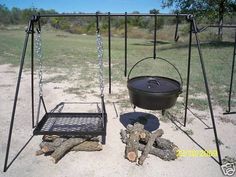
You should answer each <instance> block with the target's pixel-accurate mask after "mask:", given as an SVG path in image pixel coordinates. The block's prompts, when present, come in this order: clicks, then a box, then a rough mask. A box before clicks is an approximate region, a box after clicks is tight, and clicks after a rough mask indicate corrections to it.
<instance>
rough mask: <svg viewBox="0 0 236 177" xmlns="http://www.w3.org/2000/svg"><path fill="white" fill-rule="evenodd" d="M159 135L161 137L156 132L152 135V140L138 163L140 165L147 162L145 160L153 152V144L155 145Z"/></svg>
mask: <svg viewBox="0 0 236 177" xmlns="http://www.w3.org/2000/svg"><path fill="white" fill-rule="evenodd" d="M159 135H160V133H159V131H156V132H155V133H153V134H151V136H150V138H149V140H148V142H147V144H146V146H145V148H144V150H143V153H142V155H141V156H140V158H139V161H138V164H139V165H143V162H144V161H145V159H146V158H147V156H148V154H149V153H150V151H151V148H152V146H153V143H154V141H155V139H156V138H157V136H159Z"/></svg>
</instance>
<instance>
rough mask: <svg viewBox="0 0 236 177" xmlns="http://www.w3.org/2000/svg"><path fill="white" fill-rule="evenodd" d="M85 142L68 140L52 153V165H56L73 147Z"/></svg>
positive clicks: (78, 139)
mask: <svg viewBox="0 0 236 177" xmlns="http://www.w3.org/2000/svg"><path fill="white" fill-rule="evenodd" d="M84 141H86V140H85V139H83V138H69V139H67V140H66V141H64V142H63V143H62V144H61V146H59V147H58V148H56V150H55V151H54V152H53V153H52V155H51V157H52V158H53V161H54V163H57V162H58V161H59V160H60V159H61V158H62V157H63V156H64V155H65V154H66V153H67V152H68V151H70V150H71V149H72V148H73V147H74V146H76V145H78V144H81V143H82V142H84Z"/></svg>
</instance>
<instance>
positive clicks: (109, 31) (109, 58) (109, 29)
mask: <svg viewBox="0 0 236 177" xmlns="http://www.w3.org/2000/svg"><path fill="white" fill-rule="evenodd" d="M108 64H109V94H111V13H110V12H108Z"/></svg>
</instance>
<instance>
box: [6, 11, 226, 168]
mask: <svg viewBox="0 0 236 177" xmlns="http://www.w3.org/2000/svg"><path fill="white" fill-rule="evenodd" d="M78 16H80V17H86V16H87V17H88V16H91V17H96V21H97V26H98V17H106V16H108V27H109V31H108V52H109V53H108V60H109V93H111V31H110V28H111V25H110V21H111V17H113V16H114V17H115V16H124V17H125V57H124V58H125V72H124V75H125V76H126V75H127V38H128V37H127V22H128V21H127V18H128V17H129V16H151V17H154V18H155V31H154V53H153V54H154V56H153V57H154V59H155V58H156V23H157V17H176V18H177V21H178V18H180V17H185V18H186V20H187V21H188V22H189V23H190V30H189V51H188V70H187V90H186V100H185V119H184V126H186V119H187V108H188V107H187V105H188V95H189V80H190V65H191V47H192V34H193V33H194V34H195V38H196V42H197V49H198V52H199V58H200V62H201V68H202V73H203V77H204V83H205V88H206V94H207V98H208V104H209V109H210V113H211V120H212V124H213V130H214V136H215V143H216V147H217V153H218V158H219V161H218V163H219V164H220V165H221V164H222V160H221V154H220V148H219V141H218V137H217V129H216V125H215V121H214V114H213V110H212V105H211V97H210V92H209V87H208V81H207V77H206V70H205V65H204V60H203V56H202V53H201V48H200V42H199V39H198V35H197V34H198V29H197V25H196V22H195V19H194V17H193V15H191V14H145V13H140V14H128V13H124V14H121V13H116V14H112V13H105V14H100V13H95V14H94V13H88V14H75V13H73V14H38V15H33V16H32V18H31V19H30V21H29V25H28V29H27V30H26V36H25V42H24V47H23V51H22V56H21V61H20V69H19V74H18V79H17V85H16V92H15V98H14V104H13V110H12V116H11V122H10V129H9V136H8V141H7V149H6V156H5V163H4V172H6V171H7V169H8V168H9V165H11V164H12V163H10V164H9V165H8V155H9V150H10V146H11V138H12V131H13V124H14V119H15V111H16V105H17V100H18V93H19V88H20V82H21V75H22V71H23V66H24V59H25V54H26V48H27V43H28V38H29V35H30V34H31V35H32V36H31V38H32V42H31V104H32V127H33V128H34V127H35V115H34V112H35V111H34V78H33V73H34V52H33V51H34V44H33V42H34V24H35V23H38V22H39V21H40V18H44V17H78ZM38 25H39V27H40V24H38ZM177 32H178V22H177V24H176V33H175V39H177V37H178V35H177V34H178V33H177ZM41 102H42V103H43V106H44V109H45V112H47V110H46V106H45V103H44V100H43V97H40V100H39V108H38V110H40V106H41ZM101 104H102V108H103V114H105V113H106V109H105V103H104V97H103V95H102V97H101ZM38 112H39V111H38ZM38 119H39V113H38V115H37V120H36V125H37V124H38ZM104 120H105V121H106V122H107V118H105V119H104ZM106 122H105V127H104V128H105V129H106Z"/></svg>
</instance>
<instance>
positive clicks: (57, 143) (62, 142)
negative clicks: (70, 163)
mask: <svg viewBox="0 0 236 177" xmlns="http://www.w3.org/2000/svg"><path fill="white" fill-rule="evenodd" d="M42 140H43V141H42V142H41V143H40V145H39V147H40V150H38V151H36V155H42V154H44V155H50V156H51V157H52V159H53V162H54V163H57V162H58V161H59V160H60V159H61V158H62V157H63V156H64V155H65V154H66V153H67V152H69V151H100V150H102V145H101V143H100V141H99V138H98V137H93V138H78V137H60V136H57V135H44V136H43V138H42Z"/></svg>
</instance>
